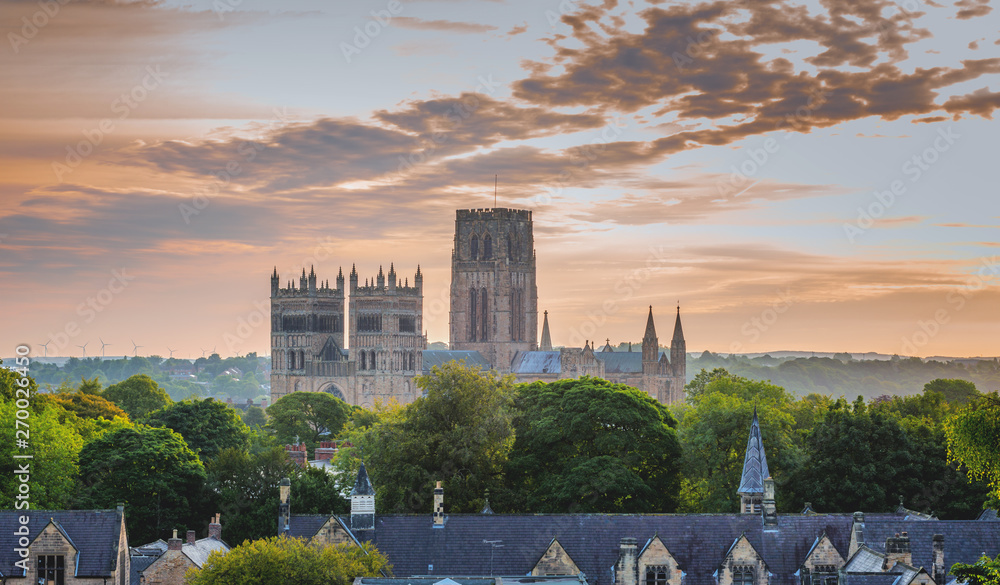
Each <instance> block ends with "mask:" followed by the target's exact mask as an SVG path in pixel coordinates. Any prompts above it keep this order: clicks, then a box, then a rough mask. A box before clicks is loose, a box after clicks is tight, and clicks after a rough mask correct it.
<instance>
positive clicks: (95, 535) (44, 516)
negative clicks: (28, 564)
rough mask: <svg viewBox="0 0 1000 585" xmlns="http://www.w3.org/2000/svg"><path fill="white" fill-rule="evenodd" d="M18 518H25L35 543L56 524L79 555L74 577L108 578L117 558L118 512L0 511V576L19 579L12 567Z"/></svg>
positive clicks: (19, 571)
mask: <svg viewBox="0 0 1000 585" xmlns="http://www.w3.org/2000/svg"><path fill="white" fill-rule="evenodd" d="M18 516H28V518H29V521H28V530H29V538H31V539H34V538H35V537H36V536H38V534H39V533H41V531H42V530H43V529H45V527H46V526H47V525H48V524H49V520H50V519H51V520H55V521H56V522H57V523H58V525H59V527H60V528H62V530H63V531H64V533H65V534H66V535H67V536H68V537H69V538H70V539H72V541H73V544H74V545H75V546H76V547H77V549H78V550H79V551H80V554H79V562H78V563H77V573H76V574H77V575H78V576H80V577H106V576H111V573H112V570H113V568H114V566H115V564H116V562H117V558H118V541H119V538H120V536H121V527H122V516H121V514H120V513H119V511H118V510H0V575H3V576H12V575H16V576H20V575H22V573H23V572H22V571H21V569H20V568H18V567H15V566H14V563H15V562H16V561H18V560H20V556H18V555H17V553H15V552H14V549H15V548H16V547H17V544H16V542H17V537H16V536H15V535H14V530H15V529H17V527H19V526H20V524H19V523H18Z"/></svg>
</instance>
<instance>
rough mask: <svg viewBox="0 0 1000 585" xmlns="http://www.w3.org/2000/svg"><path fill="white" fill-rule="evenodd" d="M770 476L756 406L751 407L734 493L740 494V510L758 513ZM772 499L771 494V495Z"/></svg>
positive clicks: (744, 512)
mask: <svg viewBox="0 0 1000 585" xmlns="http://www.w3.org/2000/svg"><path fill="white" fill-rule="evenodd" d="M769 477H771V472H770V471H768V469H767V456H766V455H765V454H764V443H763V442H762V441H761V438H760V422H759V421H758V420H757V407H756V406H754V407H753V419H752V420H751V421H750V437H749V438H748V439H747V450H746V454H745V455H744V456H743V475H742V477H741V478H740V487H739V488H738V489H737V490H736V494H737V495H738V496H740V502H741V505H740V511H741V512H742V513H743V514H760V513H761V509H762V505H763V501H764V480H765V479H767V478H769ZM772 499H773V495H772Z"/></svg>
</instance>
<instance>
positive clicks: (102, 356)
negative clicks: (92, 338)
mask: <svg viewBox="0 0 1000 585" xmlns="http://www.w3.org/2000/svg"><path fill="white" fill-rule="evenodd" d="M97 339H98V341H100V342H101V359H102V360H103V359H104V348H105V347H107V346H109V345H111V344H110V343H104V340H103V339H101V338H100V337H98V338H97Z"/></svg>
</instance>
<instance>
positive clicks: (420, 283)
mask: <svg viewBox="0 0 1000 585" xmlns="http://www.w3.org/2000/svg"><path fill="white" fill-rule="evenodd" d="M413 286H415V287H417V292H418V293H421V294H423V291H424V275H423V274H421V272H420V265H419V264H417V274H416V276H414V277H413Z"/></svg>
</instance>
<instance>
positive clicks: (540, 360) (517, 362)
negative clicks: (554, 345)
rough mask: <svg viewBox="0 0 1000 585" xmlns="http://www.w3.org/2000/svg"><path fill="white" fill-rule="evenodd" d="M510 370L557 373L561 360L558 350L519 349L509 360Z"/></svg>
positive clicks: (529, 372) (524, 372)
mask: <svg viewBox="0 0 1000 585" xmlns="http://www.w3.org/2000/svg"><path fill="white" fill-rule="evenodd" d="M510 371H511V372H513V373H515V374H559V373H560V372H562V362H561V361H560V359H559V352H558V351H519V352H517V353H515V354H514V359H512V360H511V366H510Z"/></svg>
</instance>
